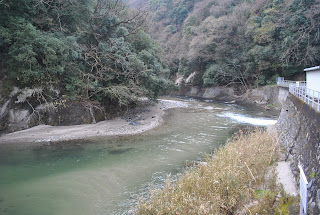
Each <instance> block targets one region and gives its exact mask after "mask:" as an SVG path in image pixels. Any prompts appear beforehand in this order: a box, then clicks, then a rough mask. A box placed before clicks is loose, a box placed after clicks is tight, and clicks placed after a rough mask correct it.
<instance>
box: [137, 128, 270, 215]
mask: <svg viewBox="0 0 320 215" xmlns="http://www.w3.org/2000/svg"><path fill="white" fill-rule="evenodd" d="M275 148H276V139H275V137H273V136H271V135H269V134H268V133H267V132H265V131H260V130H256V131H254V132H251V133H249V134H243V133H241V132H240V134H238V135H236V136H235V137H234V138H233V139H231V140H229V141H227V143H226V145H225V146H224V147H222V148H220V149H218V150H217V151H216V152H215V153H214V157H213V158H208V159H207V165H201V166H196V167H192V168H190V169H188V170H187V171H186V173H185V174H183V175H182V176H181V177H180V178H179V180H178V181H177V182H176V183H175V184H171V183H170V182H169V180H168V182H167V184H166V186H165V187H164V188H163V189H159V190H155V191H152V192H151V194H150V199H149V200H147V201H140V202H139V204H138V208H137V211H136V213H137V214H148V215H150V214H235V213H236V211H237V210H238V209H240V208H243V207H244V205H245V204H246V203H247V202H248V201H249V199H250V198H252V195H253V193H254V190H255V189H257V188H258V187H260V186H261V185H262V184H263V183H264V180H265V175H266V173H267V171H268V167H269V166H270V163H272V162H273V160H274V159H275V151H276V150H275Z"/></svg>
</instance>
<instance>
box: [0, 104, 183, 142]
mask: <svg viewBox="0 0 320 215" xmlns="http://www.w3.org/2000/svg"><path fill="white" fill-rule="evenodd" d="M185 107H188V104H187V103H185V102H181V101H175V100H158V103H155V104H148V102H147V101H145V102H144V104H142V105H141V106H140V107H138V108H136V109H135V110H133V111H129V112H128V113H127V114H126V115H124V116H123V117H118V118H116V119H113V120H106V121H102V122H99V123H96V124H84V125H75V126H49V125H39V126H36V127H33V128H30V129H26V130H22V131H18V132H14V133H10V134H6V135H4V136H1V137H0V144H4V143H31V142H35V143H41V142H44V143H48V142H61V141H69V140H77V139H86V138H90V137H103V136H130V135H136V134H141V133H143V132H146V131H149V130H152V129H154V128H155V127H157V126H159V125H160V124H161V123H162V122H163V115H164V111H165V110H167V109H170V108H185Z"/></svg>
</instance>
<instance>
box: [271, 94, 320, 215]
mask: <svg viewBox="0 0 320 215" xmlns="http://www.w3.org/2000/svg"><path fill="white" fill-rule="evenodd" d="M277 128H278V133H279V141H280V144H281V146H282V148H283V150H284V152H285V155H286V160H288V161H290V163H291V166H290V167H291V170H292V173H293V175H294V176H295V179H296V182H297V185H299V169H298V165H299V163H300V164H301V165H302V166H303V169H304V171H305V173H306V176H307V180H308V182H309V188H308V191H309V195H308V199H309V205H310V206H311V208H312V209H313V211H314V214H320V181H319V178H320V114H319V113H317V112H315V111H314V110H313V109H312V108H310V107H309V106H308V105H306V104H304V103H303V102H302V101H301V100H299V99H298V98H296V97H294V96H293V95H289V96H288V98H287V100H286V102H285V103H284V105H283V108H282V110H281V113H280V116H279V120H278V123H277Z"/></svg>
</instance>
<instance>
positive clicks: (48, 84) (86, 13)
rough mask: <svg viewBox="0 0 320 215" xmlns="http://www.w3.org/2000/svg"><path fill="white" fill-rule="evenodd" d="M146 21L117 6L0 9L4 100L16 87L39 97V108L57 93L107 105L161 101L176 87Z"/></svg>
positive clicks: (2, 5)
mask: <svg viewBox="0 0 320 215" xmlns="http://www.w3.org/2000/svg"><path fill="white" fill-rule="evenodd" d="M145 19H146V13H145V11H142V10H139V9H130V8H128V7H127V5H126V4H125V3H123V2H122V1H118V0H89V1H85V0H71V1H63V0H57V1H51V0H21V1H12V0H3V1H0V23H1V25H0V59H1V62H0V81H1V95H2V96H6V95H9V94H10V92H12V90H13V87H18V88H20V89H40V90H37V92H38V93H39V92H41V96H40V100H41V102H44V101H46V102H49V101H51V100H52V99H53V94H54V92H57V91H58V92H60V95H63V96H65V97H67V98H72V99H78V100H86V101H98V102H99V103H100V104H102V105H103V104H108V103H113V104H116V105H128V104H130V103H132V102H134V101H135V100H136V99H137V98H138V97H149V98H152V99H153V98H156V97H157V96H158V95H159V94H161V93H163V92H164V90H165V89H170V86H173V84H172V83H171V82H170V81H169V80H168V79H167V78H168V77H169V73H170V72H169V69H168V67H167V66H166V65H165V64H164V63H163V62H162V54H163V53H162V50H161V47H160V46H159V45H158V44H157V42H155V41H154V40H153V39H151V38H150V36H149V35H148V34H147V33H146V32H145V30H144V29H145ZM38 98H39V97H38ZM38 100H39V99H38ZM116 105H115V106H116Z"/></svg>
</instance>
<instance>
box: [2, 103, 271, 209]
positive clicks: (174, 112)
mask: <svg viewBox="0 0 320 215" xmlns="http://www.w3.org/2000/svg"><path fill="white" fill-rule="evenodd" d="M180 101H182V102H187V103H188V104H189V107H188V108H182V109H171V110H168V111H167V114H166V117H165V118H166V119H165V123H164V124H163V125H161V126H159V127H158V128H156V129H154V130H153V131H149V132H147V133H145V134H143V135H139V136H136V137H130V138H118V139H107V138H97V139H92V140H87V141H84V140H82V141H74V142H66V143H54V144H53V143H51V144H46V145H43V144H42V145H41V144H37V145H35V144H27V143H26V144H11V145H8V144H2V145H0V214H1V215H7V214H8V215H9V214H10V215H20V214H21V215H28V214H30V215H44V214H45V215H50V214H52V215H69V214H70V215H71V214H77V215H78V214H84V215H91V214H94V215H96V214H99V215H100V214H104V215H105V214H126V212H127V211H128V210H130V209H131V208H133V207H134V206H135V204H136V202H137V199H138V198H139V195H145V194H146V193H147V192H148V189H149V188H157V187H161V186H162V185H163V184H164V183H165V181H166V179H167V176H168V175H169V174H171V176H172V177H174V176H176V175H177V173H179V172H181V171H182V170H183V168H184V167H186V163H188V162H193V161H197V160H201V159H203V158H204V157H205V155H206V154H210V153H211V152H212V151H213V150H214V149H216V148H217V147H219V146H220V145H222V144H224V143H225V141H226V139H227V138H228V137H230V136H231V135H232V134H233V133H234V132H235V131H236V130H238V129H239V128H242V127H245V126H266V125H268V124H273V123H275V120H276V118H277V117H276V116H275V115H274V114H273V113H266V112H261V110H254V109H251V108H248V107H243V106H239V105H236V104H226V103H214V102H212V101H195V100H180Z"/></svg>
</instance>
